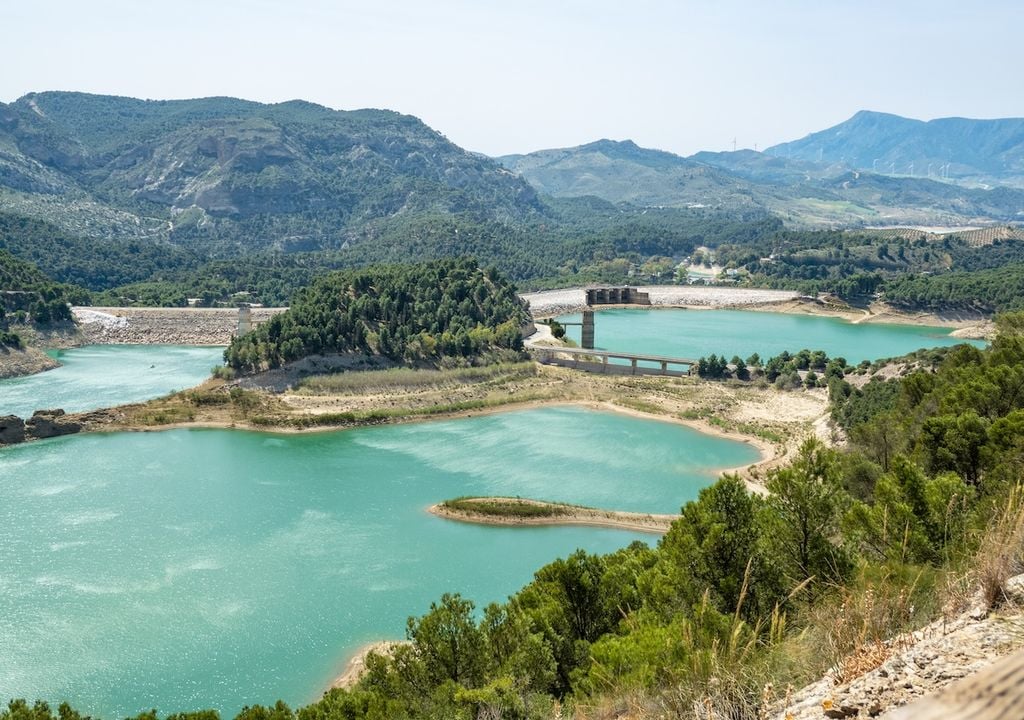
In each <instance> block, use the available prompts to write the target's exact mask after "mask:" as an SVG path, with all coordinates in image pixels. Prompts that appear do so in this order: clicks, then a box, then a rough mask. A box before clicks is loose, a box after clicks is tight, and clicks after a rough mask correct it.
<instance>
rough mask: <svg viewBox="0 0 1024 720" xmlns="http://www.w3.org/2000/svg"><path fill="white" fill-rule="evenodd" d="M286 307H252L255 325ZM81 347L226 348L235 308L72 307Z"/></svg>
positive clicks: (232, 330)
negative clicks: (164, 346)
mask: <svg viewBox="0 0 1024 720" xmlns="http://www.w3.org/2000/svg"><path fill="white" fill-rule="evenodd" d="M284 309H285V308H253V309H252V322H253V324H254V325H258V324H260V323H262V322H265V321H267V320H268V319H270V318H271V317H273V316H274V315H276V314H278V313H280V312H283V311H284ZM72 313H73V314H74V316H75V320H76V321H77V322H78V328H79V332H80V334H81V338H82V342H83V343H84V344H90V345H92V344H95V345H227V344H228V343H230V342H231V338H232V336H234V335H235V333H236V332H237V331H238V310H236V309H234V308H122V307H75V308H72Z"/></svg>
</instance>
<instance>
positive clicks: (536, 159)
mask: <svg viewBox="0 0 1024 720" xmlns="http://www.w3.org/2000/svg"><path fill="white" fill-rule="evenodd" d="M498 161H499V162H500V163H501V164H502V165H504V166H505V167H507V168H509V169H510V170H512V171H514V172H516V173H519V174H520V175H522V176H523V177H524V178H526V179H527V180H528V181H529V182H530V184H531V185H533V186H534V187H535V188H536V189H537V190H538V192H540V193H542V194H545V195H551V196H553V197H582V196H586V195H594V196H596V197H599V198H601V199H603V200H608V201H609V202H614V203H619V202H628V203H636V204H639V205H669V206H673V207H685V206H687V205H690V206H694V205H699V206H705V205H709V206H714V207H720V208H721V207H724V208H730V209H731V208H748V209H749V208H750V207H751V206H752V205H753V204H754V201H753V200H752V198H751V197H750V193H749V190H747V188H746V185H747V184H746V183H743V182H742V181H738V180H737V179H736V178H733V177H730V176H729V175H728V174H726V173H723V172H721V171H719V170H717V169H715V168H713V167H710V166H708V165H703V164H701V163H696V162H693V161H691V160H687V159H685V158H682V157H679V156H678V155H673V154H672V153H669V152H663V151H661V150H651V149H648V148H642V147H639V146H638V145H636V143H634V142H632V141H631V140H626V141H623V142H616V141H614V140H598V141H597V142H592V143H589V144H587V145H580V146H579V147H573V148H561V149H553V150H539V151H537V152H533V153H529V154H528V155H506V156H504V157H499V158H498Z"/></svg>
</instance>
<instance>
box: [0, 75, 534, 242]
mask: <svg viewBox="0 0 1024 720" xmlns="http://www.w3.org/2000/svg"><path fill="white" fill-rule="evenodd" d="M0 208H2V209H4V210H6V211H11V212H16V213H19V214H23V215H27V216H31V217H37V218H41V219H45V220H48V221H50V222H55V223H57V224H58V225H60V226H62V227H63V228H64V229H66V230H68V231H71V232H74V233H77V234H79V235H84V236H108V237H139V238H158V239H172V240H176V241H180V242H185V243H188V242H192V241H195V242H199V243H202V244H207V245H208V244H210V243H217V242H226V243H230V244H243V245H245V246H247V247H250V248H252V247H255V248H268V247H273V248H276V249H282V250H308V249H321V248H330V247H338V246H341V245H343V244H344V243H345V242H346V240H347V239H348V238H349V236H350V234H351V232H353V231H354V229H361V228H363V227H364V226H365V225H366V224H367V223H370V222H372V221H374V220H377V219H380V218H388V217H394V216H397V215H402V214H414V213H424V212H441V213H469V214H471V215H474V216H476V217H479V218H481V219H488V220H495V221H500V222H516V221H522V220H524V219H527V218H529V217H531V216H533V215H536V214H538V213H539V212H540V211H541V209H542V205H541V203H540V201H539V199H538V197H537V194H536V192H535V191H534V189H533V188H532V187H530V185H528V184H527V183H526V182H525V181H523V180H522V179H520V178H518V177H516V176H515V175H513V174H512V173H510V172H508V171H506V170H504V169H503V168H502V167H501V166H500V165H498V164H497V163H495V162H494V161H492V160H490V159H488V158H485V157H481V156H479V155H476V154H472V153H469V152H466V151H465V150H462V149H461V148H459V147H457V146H455V145H454V144H453V143H451V142H449V141H448V140H446V139H445V138H444V137H443V136H442V135H441V134H440V133H438V132H436V131H434V130H432V129H431V128H429V127H427V126H426V125H425V124H423V123H422V122H421V121H419V120H418V119H416V118H414V117H411V116H408V115H400V114H398V113H395V112H390V111H386V110H356V111H351V112H342V111H335V110H330V109H328V108H325V107H322V106H319V105H314V104H312V103H307V102H302V101H293V102H285V103H279V104H275V105H263V104H260V103H255V102H248V101H244V100H236V99H233V98H205V99H200V100H172V101H152V100H137V99H133V98H122V97H108V96H99V95H87V94H83V93H65V92H44V93H33V94H30V95H26V96H24V97H22V98H20V99H18V100H16V101H15V102H13V103H11V104H8V105H0Z"/></svg>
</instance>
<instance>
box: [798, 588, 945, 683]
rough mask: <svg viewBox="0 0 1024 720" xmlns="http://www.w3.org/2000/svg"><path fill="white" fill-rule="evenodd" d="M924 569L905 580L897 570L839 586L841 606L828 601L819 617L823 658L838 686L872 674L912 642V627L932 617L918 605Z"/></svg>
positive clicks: (921, 593) (816, 619) (926, 609)
mask: <svg viewBox="0 0 1024 720" xmlns="http://www.w3.org/2000/svg"><path fill="white" fill-rule="evenodd" d="M923 575H924V571H923V570H922V571H920V572H918V573H917V574H916V575H914V576H913V577H912V578H910V581H909V583H907V578H904V577H901V576H898V575H896V574H884V575H882V577H880V578H878V579H875V580H869V581H866V582H862V583H858V584H856V585H853V586H848V587H844V588H841V589H840V590H839V604H838V607H835V606H832V605H829V606H828V607H825V608H823V609H822V612H820V613H819V614H818V617H817V618H815V621H816V624H817V626H818V627H819V628H820V629H822V630H823V631H824V638H825V642H824V650H825V658H826V661H827V663H828V664H829V666H830V667H831V671H832V679H833V681H834V682H835V684H836V685H842V684H844V683H847V682H849V681H851V680H853V679H855V678H858V677H860V676H861V675H864V674H865V673H868V672H870V671H872V670H874V669H875V668H877V667H878V666H879V665H881V664H882V663H883V662H885V661H886V660H887V659H888V658H889V656H890V655H892V654H894V653H898V652H901V651H902V650H904V649H906V648H908V647H910V646H911V645H913V643H914V640H913V636H912V635H911V631H912V630H913V629H914V628H915V627H917V626H918V625H919V624H921V623H922V622H923V620H924V619H927V618H928V617H929V616H930V612H929V609H928V608H922V607H920V604H921V599H922V597H923V596H924V594H925V593H924V588H923V587H922V585H921V581H922V577H923Z"/></svg>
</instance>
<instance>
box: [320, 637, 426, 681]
mask: <svg viewBox="0 0 1024 720" xmlns="http://www.w3.org/2000/svg"><path fill="white" fill-rule="evenodd" d="M406 642H407V641H405V640H376V641H374V642H368V643H363V644H362V645H360V646H359V647H358V648H357V649H356V651H355V652H354V653H353V654H352V656H351V657H350V658H349V659H348V660H347V661H345V668H344V670H342V672H341V674H340V675H338V676H337V677H335V678H334V679H333V680H332V681H331V683H330V685H328V686H327V689H326V690H324V692H327V691H329V690H334V689H335V688H341V689H345V690H347V689H349V688H351V687H353V686H354V685H355V684H356V683H357V682H359V679H360V678H361V677H362V676H363V673H364V672H366V658H367V656H368V655H369V654H370V653H376V654H378V655H384V656H388V655H390V654H391V653H393V652H394V650H395V648H396V647H398V646H399V645H404V644H405V643H406Z"/></svg>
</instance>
